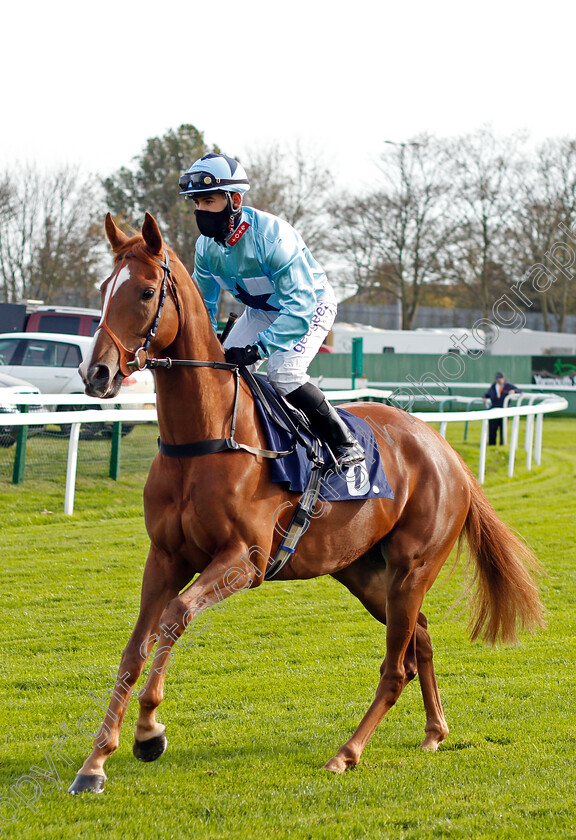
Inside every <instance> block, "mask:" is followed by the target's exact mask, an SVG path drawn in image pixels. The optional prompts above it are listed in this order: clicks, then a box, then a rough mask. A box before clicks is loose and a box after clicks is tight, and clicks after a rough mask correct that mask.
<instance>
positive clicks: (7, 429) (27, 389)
mask: <svg viewBox="0 0 576 840" xmlns="http://www.w3.org/2000/svg"><path fill="white" fill-rule="evenodd" d="M6 394H38V396H40V389H39V388H36V386H35V385H31V384H30V382H24V380H23V379H17V378H16V377H15V376H8V375H7V374H5V373H2V372H0V447H2V448H3V449H6V448H8V447H9V446H12V444H13V443H15V442H16V437H17V435H18V426H10V425H9V419H10V418H9V416H7V415H10V414H17V413H18V407H17V406H16V405H13V403H12V402H10V403H8V402H4V400H3V397H4V396H5V395H6ZM42 410H43V406H41V405H40V404H38V405H36V404H34V405H29V406H28V411H29V412H30V413H33V412H35V411H42Z"/></svg>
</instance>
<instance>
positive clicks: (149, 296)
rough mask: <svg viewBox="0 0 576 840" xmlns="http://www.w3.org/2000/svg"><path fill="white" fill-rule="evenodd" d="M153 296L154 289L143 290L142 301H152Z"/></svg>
mask: <svg viewBox="0 0 576 840" xmlns="http://www.w3.org/2000/svg"><path fill="white" fill-rule="evenodd" d="M154 295H155V290H154V289H144V291H143V292H142V300H152V298H153V297H154Z"/></svg>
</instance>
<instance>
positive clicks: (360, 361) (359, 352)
mask: <svg viewBox="0 0 576 840" xmlns="http://www.w3.org/2000/svg"><path fill="white" fill-rule="evenodd" d="M363 344H364V339H363V338H353V339H352V388H353V389H355V388H356V380H357V379H360V378H362V377H363V376H364V351H363Z"/></svg>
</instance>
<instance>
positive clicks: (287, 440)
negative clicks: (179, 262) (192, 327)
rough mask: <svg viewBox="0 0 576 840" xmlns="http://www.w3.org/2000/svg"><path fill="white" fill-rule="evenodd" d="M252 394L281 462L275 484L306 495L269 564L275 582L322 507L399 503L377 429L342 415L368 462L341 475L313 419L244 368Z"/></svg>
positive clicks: (342, 412)
mask: <svg viewBox="0 0 576 840" xmlns="http://www.w3.org/2000/svg"><path fill="white" fill-rule="evenodd" d="M240 370H241V375H242V377H243V378H244V380H245V382H246V384H247V385H248V387H249V388H250V391H251V392H252V396H253V397H254V401H255V404H256V407H257V410H258V414H259V417H260V420H261V421H262V425H263V427H264V430H265V433H266V437H267V443H268V446H269V448H270V449H271V450H274V451H276V452H278V453H279V455H280V457H278V458H275V459H274V460H272V461H271V478H272V481H275V482H279V483H282V484H284V485H285V486H286V487H287V489H289V490H294V491H296V492H299V493H301V494H302V496H301V498H300V501H299V503H298V505H297V507H296V510H295V513H294V516H293V517H292V521H291V523H290V526H289V528H288V531H287V532H286V535H285V537H284V539H283V540H282V542H281V544H280V545H279V547H278V550H277V552H276V555H275V557H274V559H273V561H272V562H271V563H270V564H269V566H268V569H267V571H266V575H265V579H266V580H269V579H270V578H272V577H274V576H275V575H276V574H278V572H279V571H280V570H281V569H282V568H283V567H284V566H285V565H286V563H287V562H288V561H289V560H290V558H291V557H292V555H293V554H294V552H295V550H296V547H297V545H298V542H299V540H300V537H301V536H302V535H303V534H304V532H305V531H306V529H307V528H308V525H309V523H310V519H311V517H312V515H313V513H314V510H315V508H316V507H317V504H318V501H319V500H321V501H323V502H326V501H329V502H336V501H350V500H355V501H363V500H365V499H371V498H372V499H374V498H379V499H381V498H394V493H393V492H392V489H391V487H390V485H389V483H388V480H387V478H386V476H385V474H384V470H383V467H382V462H381V459H380V454H379V452H378V447H377V444H376V438H375V435H374V432H373V430H372V428H371V427H370V426H369V425H368V424H367V423H366V422H364V421H363V420H362V419H361V418H359V417H356V415H353V414H350V412H348V411H345V410H344V409H338V412H339V414H340V416H341V417H342V419H343V420H344V422H345V423H346V424H347V425H348V426H349V428H350V430H351V431H352V433H353V434H354V435H355V436H356V438H357V440H358V441H359V443H360V444H361V446H362V447H363V448H364V451H365V453H366V459H365V461H364V462H363V463H361V464H356V465H354V466H352V467H349V468H348V469H347V470H346V471H345V472H341V471H338V470H337V469H335V466H334V462H333V458H332V455H331V454H330V452H329V450H328V448H327V447H326V446H325V444H324V443H323V442H322V441H321V440H320V439H319V438H318V437H317V436H316V435H315V434H314V432H313V431H312V429H311V428H310V426H309V424H308V421H307V418H306V417H305V415H304V414H302V413H301V412H300V411H298V409H296V408H294V407H293V406H292V405H290V403H289V402H288V401H287V400H285V399H284V398H283V397H281V396H279V395H278V394H277V392H276V391H275V390H274V388H273V387H272V386H271V385H270V383H269V382H268V381H267V380H266V379H265V378H264V377H263V376H262V375H259V374H256V375H254V374H252V373H251V372H250V371H248V370H246V368H241V369H240Z"/></svg>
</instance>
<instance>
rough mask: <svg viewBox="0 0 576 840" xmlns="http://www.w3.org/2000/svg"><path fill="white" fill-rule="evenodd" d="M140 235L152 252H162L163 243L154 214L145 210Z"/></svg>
mask: <svg viewBox="0 0 576 840" xmlns="http://www.w3.org/2000/svg"><path fill="white" fill-rule="evenodd" d="M142 236H143V237H144V242H145V243H146V245H148V247H149V248H150V250H151V251H152V253H153V254H161V253H162V251H163V250H164V244H163V242H162V234H161V233H160V228H159V227H158V223H157V221H156V219H155V218H154V216H152V214H151V213H148V212H146V215H145V216H144V224H143V225H142Z"/></svg>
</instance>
